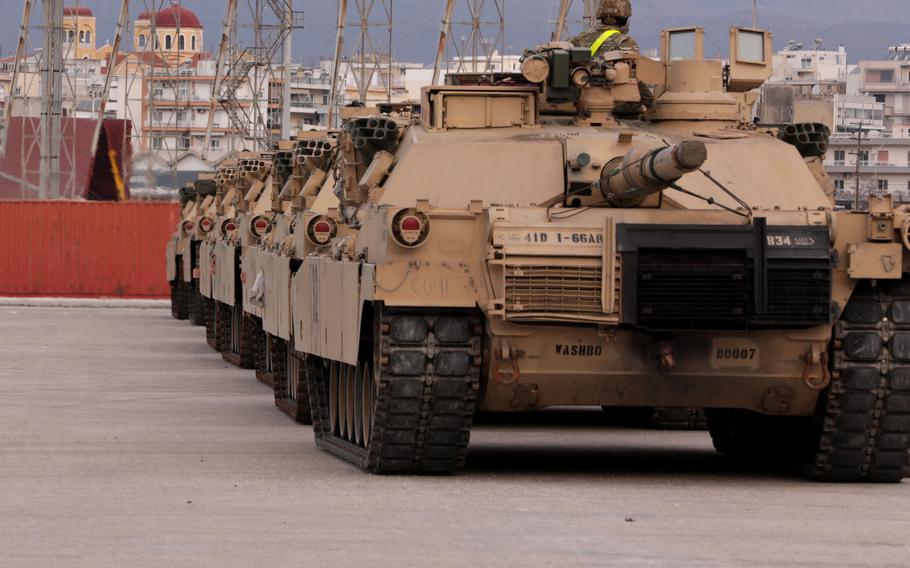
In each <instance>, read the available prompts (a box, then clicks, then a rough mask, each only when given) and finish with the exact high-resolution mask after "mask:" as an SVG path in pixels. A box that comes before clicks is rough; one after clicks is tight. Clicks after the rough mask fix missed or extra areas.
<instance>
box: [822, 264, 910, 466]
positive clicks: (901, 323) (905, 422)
mask: <svg viewBox="0 0 910 568" xmlns="http://www.w3.org/2000/svg"><path fill="white" fill-rule="evenodd" d="M832 355H833V361H832V366H833V368H832V383H831V387H830V389H829V390H828V392H827V395H826V396H824V397H822V400H821V401H820V403H819V404H820V405H821V406H820V408H821V409H822V411H823V419H822V422H821V425H820V427H821V434H820V436H819V443H818V446H817V450H816V452H815V459H814V460H813V461H811V463H810V465H808V466H806V467H805V468H804V473H805V474H806V475H808V476H809V477H811V478H813V479H817V480H820V481H834V482H856V481H865V482H877V483H898V482H900V481H901V480H902V479H903V478H904V477H907V476H908V475H910V453H908V449H910V282H903V281H902V282H898V283H891V284H885V285H884V286H882V287H881V288H877V289H875V288H871V287H870V286H869V285H868V284H867V283H862V284H861V285H860V287H859V288H858V289H857V291H856V293H855V294H854V296H853V298H851V300H850V302H849V304H848V305H847V307H846V309H845V310H844V315H843V318H842V319H841V321H839V322H838V323H837V324H836V326H835V329H834V341H833V345H832Z"/></svg>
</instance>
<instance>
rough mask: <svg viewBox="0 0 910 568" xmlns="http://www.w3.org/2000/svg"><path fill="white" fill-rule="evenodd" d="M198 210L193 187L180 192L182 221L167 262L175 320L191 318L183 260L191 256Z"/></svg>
mask: <svg viewBox="0 0 910 568" xmlns="http://www.w3.org/2000/svg"><path fill="white" fill-rule="evenodd" d="M195 209H196V195H195V191H194V190H193V188H192V186H190V187H184V188H183V189H181V190H180V220H179V221H178V222H177V228H176V230H175V231H174V234H173V235H172V236H171V238H170V240H168V243H167V249H166V252H165V262H166V263H167V280H168V282H169V283H170V289H171V315H172V316H173V317H174V319H178V320H185V319H188V318H189V311H190V309H189V308H190V293H189V287H188V286H187V282H186V280H185V279H184V270H183V258H184V257H185V256H187V255H189V254H190V250H191V243H192V240H191V239H190V235H191V233H192V229H193V228H194V227H195V224H194V223H193V221H192V220H191V218H192V217H193V214H194V212H195Z"/></svg>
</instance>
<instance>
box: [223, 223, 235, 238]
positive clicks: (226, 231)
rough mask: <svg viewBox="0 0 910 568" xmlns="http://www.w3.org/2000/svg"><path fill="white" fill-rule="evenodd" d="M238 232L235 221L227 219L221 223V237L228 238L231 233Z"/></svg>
mask: <svg viewBox="0 0 910 568" xmlns="http://www.w3.org/2000/svg"><path fill="white" fill-rule="evenodd" d="M236 230H237V223H236V222H235V221H234V220H233V219H225V220H224V222H223V223H221V236H222V237H227V236H228V235H230V234H231V233H233V232H234V231H236Z"/></svg>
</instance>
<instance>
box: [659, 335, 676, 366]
mask: <svg viewBox="0 0 910 568" xmlns="http://www.w3.org/2000/svg"><path fill="white" fill-rule="evenodd" d="M675 366H676V358H675V357H674V356H673V343H672V342H671V341H661V342H660V343H659V344H658V349H657V367H658V368H659V369H660V370H661V372H663V373H669V372H670V371H672V370H673V368H674V367H675Z"/></svg>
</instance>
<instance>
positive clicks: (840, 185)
mask: <svg viewBox="0 0 910 568" xmlns="http://www.w3.org/2000/svg"><path fill="white" fill-rule="evenodd" d="M834 189H836V190H838V191H843V190H844V180H842V179H836V180H834Z"/></svg>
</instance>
